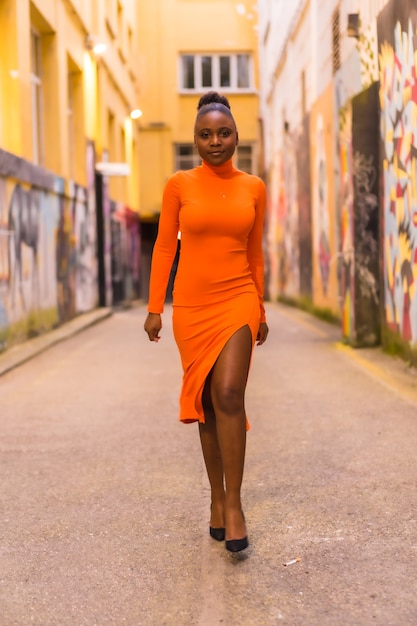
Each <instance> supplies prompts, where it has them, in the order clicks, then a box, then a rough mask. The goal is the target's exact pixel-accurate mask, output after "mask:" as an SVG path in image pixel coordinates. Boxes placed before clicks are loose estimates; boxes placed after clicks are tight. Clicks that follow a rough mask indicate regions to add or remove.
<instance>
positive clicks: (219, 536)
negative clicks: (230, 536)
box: [210, 526, 226, 541]
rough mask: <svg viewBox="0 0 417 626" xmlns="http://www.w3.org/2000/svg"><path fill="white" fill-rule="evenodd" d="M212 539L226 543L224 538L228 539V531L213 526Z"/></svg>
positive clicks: (211, 530) (211, 529)
mask: <svg viewBox="0 0 417 626" xmlns="http://www.w3.org/2000/svg"><path fill="white" fill-rule="evenodd" d="M210 537H212V538H213V539H215V540H216V541H224V538H225V537H226V529H225V528H213V527H212V526H210Z"/></svg>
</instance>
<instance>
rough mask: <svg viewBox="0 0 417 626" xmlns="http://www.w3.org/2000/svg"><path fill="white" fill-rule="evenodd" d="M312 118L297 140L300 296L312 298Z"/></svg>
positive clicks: (307, 121)
mask: <svg viewBox="0 0 417 626" xmlns="http://www.w3.org/2000/svg"><path fill="white" fill-rule="evenodd" d="M309 174H310V120H309V117H308V116H307V117H306V118H305V119H304V122H303V125H302V129H301V132H300V135H299V137H298V142H297V196H298V232H299V237H300V239H299V249H300V252H299V274H300V296H305V297H307V298H308V299H310V300H311V297H312V282H313V267H312V234H311V228H312V224H311V180H310V175H309Z"/></svg>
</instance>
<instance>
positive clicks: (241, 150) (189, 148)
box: [174, 143, 255, 174]
mask: <svg viewBox="0 0 417 626" xmlns="http://www.w3.org/2000/svg"><path fill="white" fill-rule="evenodd" d="M174 149H175V155H174V156H175V163H174V170H175V171H177V170H190V169H192V168H193V167H197V165H200V164H201V157H200V155H199V154H198V152H197V150H196V148H195V146H194V144H192V143H181V144H177V145H176V146H175V148H174ZM233 160H234V162H235V165H236V167H237V168H238V169H239V170H242V171H243V172H247V173H248V174H254V173H255V168H254V163H253V147H252V145H251V144H239V145H238V147H237V150H236V152H235V155H234V157H233Z"/></svg>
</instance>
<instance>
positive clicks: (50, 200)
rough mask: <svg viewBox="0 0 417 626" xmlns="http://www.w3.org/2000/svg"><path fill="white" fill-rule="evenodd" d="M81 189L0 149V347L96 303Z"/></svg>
mask: <svg viewBox="0 0 417 626" xmlns="http://www.w3.org/2000/svg"><path fill="white" fill-rule="evenodd" d="M94 232H95V229H94V211H93V210H92V209H91V207H90V205H89V202H88V193H87V190H86V189H84V188H81V187H78V186H76V185H71V186H70V188H69V189H68V190H67V191H66V192H65V191H64V182H63V180H62V179H60V178H57V177H55V176H53V175H52V174H50V173H48V172H45V170H43V169H42V168H39V167H36V166H34V165H32V164H31V163H29V162H26V161H24V160H23V159H20V158H17V157H15V156H14V155H12V154H9V153H7V152H5V151H0V341H1V348H4V347H6V346H7V345H10V344H12V343H15V342H17V341H20V340H22V339H24V338H26V337H28V336H33V335H35V334H38V333H40V332H42V331H44V330H47V329H49V328H51V327H53V326H56V325H58V324H60V323H62V322H64V321H66V320H68V319H71V318H72V317H73V316H74V315H75V314H76V313H78V312H82V311H85V310H88V309H91V308H93V307H94V306H95V303H96V300H97V298H96V290H97V289H96V272H95V237H94Z"/></svg>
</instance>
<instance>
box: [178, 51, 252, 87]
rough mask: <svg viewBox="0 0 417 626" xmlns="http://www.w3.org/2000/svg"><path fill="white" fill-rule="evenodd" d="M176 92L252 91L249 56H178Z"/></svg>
mask: <svg viewBox="0 0 417 626" xmlns="http://www.w3.org/2000/svg"><path fill="white" fill-rule="evenodd" d="M179 83H180V90H181V91H201V90H204V89H221V90H222V91H228V90H229V91H250V90H251V89H252V88H253V80H252V58H251V55H250V54H246V53H242V54H182V55H181V57H180V80H179Z"/></svg>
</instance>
